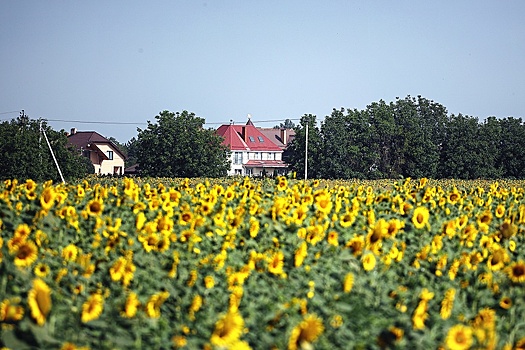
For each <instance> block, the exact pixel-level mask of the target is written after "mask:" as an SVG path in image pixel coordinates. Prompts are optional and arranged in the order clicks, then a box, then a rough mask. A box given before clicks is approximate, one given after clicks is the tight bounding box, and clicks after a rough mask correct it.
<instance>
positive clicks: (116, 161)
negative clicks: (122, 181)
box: [92, 143, 124, 175]
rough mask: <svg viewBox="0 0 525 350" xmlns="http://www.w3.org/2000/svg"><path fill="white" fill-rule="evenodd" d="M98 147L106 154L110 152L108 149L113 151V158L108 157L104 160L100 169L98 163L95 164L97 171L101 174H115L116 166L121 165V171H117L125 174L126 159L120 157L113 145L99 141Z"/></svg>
mask: <svg viewBox="0 0 525 350" xmlns="http://www.w3.org/2000/svg"><path fill="white" fill-rule="evenodd" d="M97 147H98V148H99V149H100V150H101V151H102V152H104V153H105V154H106V155H107V154H108V153H107V152H108V151H112V152H113V160H107V159H104V160H102V162H101V163H100V166H99V167H98V169H97V165H95V164H94V165H95V173H97V174H101V175H106V174H109V175H111V174H115V167H120V170H119V172H117V173H116V174H118V175H122V174H124V159H122V158H121V157H120V155H119V154H118V153H117V152H116V151H115V149H114V148H113V147H110V146H109V145H105V144H98V143H97ZM92 153H94V152H92Z"/></svg>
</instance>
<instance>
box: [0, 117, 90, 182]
mask: <svg viewBox="0 0 525 350" xmlns="http://www.w3.org/2000/svg"><path fill="white" fill-rule="evenodd" d="M40 126H42V129H43V130H45V133H46V135H47V138H48V139H49V142H50V144H51V147H52V149H53V152H54V155H55V157H56V159H57V162H58V164H59V166H60V169H61V171H62V174H63V176H64V178H65V179H73V178H79V177H83V176H85V175H86V174H89V173H92V172H93V171H94V170H93V165H92V164H91V163H90V162H89V160H87V159H85V158H84V157H82V156H81V155H80V154H79V153H78V152H77V151H76V150H75V149H74V148H72V147H71V146H70V145H69V144H68V140H67V136H66V134H65V132H64V131H63V130H62V131H59V132H58V131H55V130H53V129H51V128H50V127H49V126H48V125H47V123H46V122H45V121H44V120H41V119H39V120H33V119H30V118H29V117H27V116H24V117H18V118H17V119H16V120H15V119H13V120H11V121H10V122H8V121H5V122H3V123H1V124H0V177H1V178H2V179H9V178H18V179H33V180H36V181H45V180H54V181H60V180H61V179H60V174H59V172H58V170H57V168H56V165H55V162H54V160H53V157H52V155H51V152H50V150H49V147H48V145H47V142H46V140H45V138H44V135H43V133H42V132H41V131H40Z"/></svg>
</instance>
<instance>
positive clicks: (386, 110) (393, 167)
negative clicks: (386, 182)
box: [365, 100, 404, 178]
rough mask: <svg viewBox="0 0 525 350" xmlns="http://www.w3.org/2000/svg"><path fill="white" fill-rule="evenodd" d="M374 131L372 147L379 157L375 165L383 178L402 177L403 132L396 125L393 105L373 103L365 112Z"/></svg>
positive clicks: (371, 139) (381, 102)
mask: <svg viewBox="0 0 525 350" xmlns="http://www.w3.org/2000/svg"><path fill="white" fill-rule="evenodd" d="M365 113H366V115H367V116H368V120H369V122H370V126H371V128H372V130H373V134H372V137H371V138H370V145H371V147H373V149H374V152H377V154H378V155H379V158H378V161H377V164H376V165H375V167H376V169H377V172H378V173H379V174H380V176H381V177H385V178H397V177H398V176H400V175H401V173H402V169H401V163H402V155H403V143H404V141H403V140H402V138H401V136H402V133H401V130H400V128H399V126H398V125H396V115H395V111H394V107H393V104H392V103H390V104H386V103H385V101H383V100H380V101H379V102H373V103H371V104H370V105H368V106H367V108H366V110H365Z"/></svg>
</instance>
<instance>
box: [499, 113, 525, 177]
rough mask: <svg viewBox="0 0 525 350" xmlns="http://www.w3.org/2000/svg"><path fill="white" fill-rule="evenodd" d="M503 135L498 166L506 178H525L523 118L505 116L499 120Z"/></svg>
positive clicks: (524, 130) (524, 131) (524, 127)
mask: <svg viewBox="0 0 525 350" xmlns="http://www.w3.org/2000/svg"><path fill="white" fill-rule="evenodd" d="M499 123H500V127H501V134H500V135H501V136H500V142H499V147H500V148H499V150H500V152H499V156H498V159H497V161H496V164H497V167H498V168H500V169H502V176H503V177H506V178H515V179H525V152H524V150H525V124H524V123H523V121H522V119H521V118H513V117H508V118H503V119H501V120H500V121H499Z"/></svg>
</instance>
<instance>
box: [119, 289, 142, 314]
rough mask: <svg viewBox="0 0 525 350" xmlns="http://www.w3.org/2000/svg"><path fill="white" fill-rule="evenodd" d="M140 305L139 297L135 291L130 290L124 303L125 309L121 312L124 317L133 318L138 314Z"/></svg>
mask: <svg viewBox="0 0 525 350" xmlns="http://www.w3.org/2000/svg"><path fill="white" fill-rule="evenodd" d="M139 306H140V301H139V298H138V297H137V294H136V293H135V292H130V293H129V295H128V297H127V298H126V303H125V304H124V311H122V312H121V315H122V317H126V318H133V317H135V315H136V314H137V310H138V308H139Z"/></svg>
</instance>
